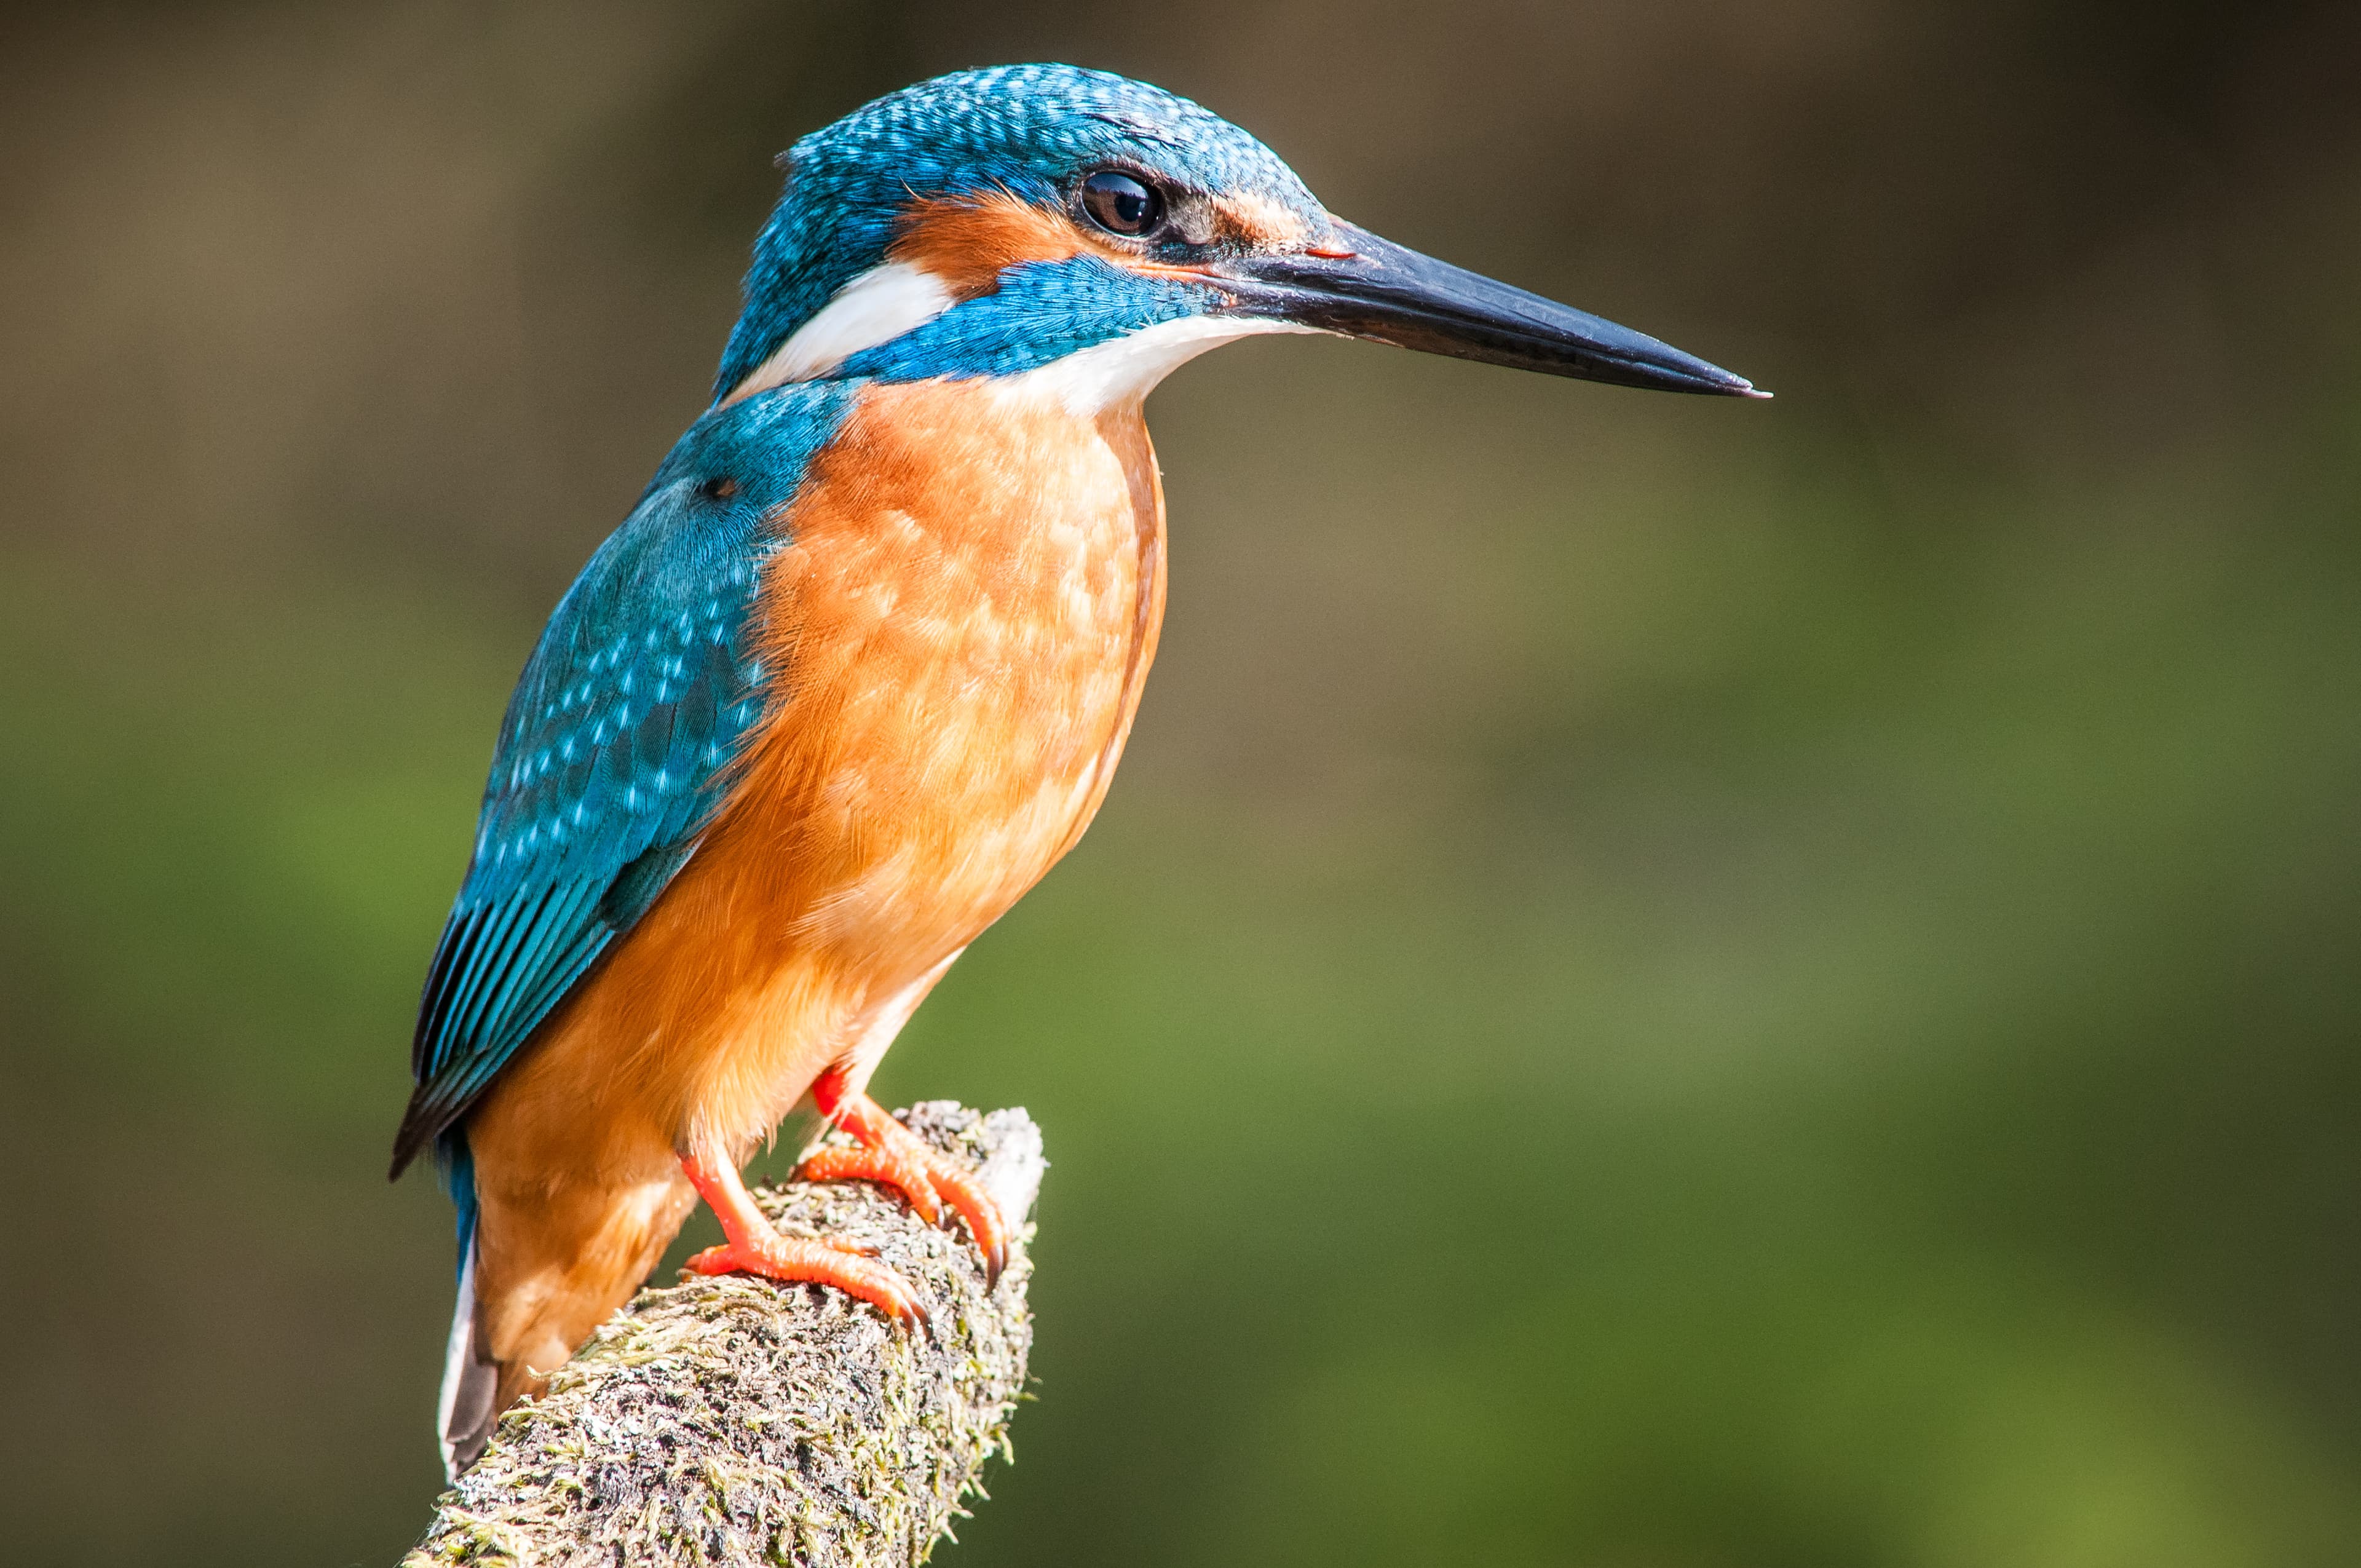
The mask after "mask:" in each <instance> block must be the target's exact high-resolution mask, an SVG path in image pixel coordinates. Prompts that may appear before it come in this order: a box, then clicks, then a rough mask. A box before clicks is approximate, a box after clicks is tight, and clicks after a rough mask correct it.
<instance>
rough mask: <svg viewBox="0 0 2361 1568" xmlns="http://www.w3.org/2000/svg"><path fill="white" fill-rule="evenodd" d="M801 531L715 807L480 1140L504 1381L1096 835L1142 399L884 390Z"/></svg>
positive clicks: (1144, 660) (650, 1255) (1114, 733)
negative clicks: (714, 1169) (753, 718)
mask: <svg viewBox="0 0 2361 1568" xmlns="http://www.w3.org/2000/svg"><path fill="white" fill-rule="evenodd" d="M785 522H786V525H787V527H788V530H789V532H791V534H792V543H790V544H789V545H788V546H787V547H785V548H784V549H782V550H781V551H780V552H779V553H778V554H775V555H774V557H773V558H772V560H771V563H770V565H769V566H768V568H767V576H766V579H765V581H764V584H763V599H762V605H763V615H764V628H763V639H764V644H765V645H764V663H765V667H766V668H767V669H768V670H770V671H771V672H773V674H772V676H771V679H772V682H773V687H772V690H771V693H770V703H769V706H768V709H767V717H766V718H765V721H764V723H763V727H762V728H761V729H759V730H758V731H757V732H756V733H755V734H754V735H753V736H752V737H751V739H750V741H749V743H748V745H747V747H746V749H745V751H744V752H743V753H742V756H741V762H740V764H739V769H738V775H737V778H736V780H735V782H734V784H733V785H732V788H731V792H730V797H729V800H728V803H727V804H726V806H724V807H723V809H722V811H721V813H720V815H719V817H718V818H717V820H716V821H715V822H714V824H713V825H712V827H711V828H709V829H708V832H707V834H706V836H705V839H704V841H703V843H702V844H701V846H700V847H699V849H698V850H697V854H696V855H695V856H694V857H693V858H692V859H691V860H690V861H689V862H688V864H687V866H686V867H685V868H684V869H683V870H682V872H681V873H680V875H679V876H678V877H677V878H675V881H674V882H673V883H672V885H671V886H670V887H669V888H667V889H666V890H665V892H664V895H663V896H662V897H661V898H659V899H658V900H657V901H656V904H655V905H654V907H653V908H652V909H651V910H650V911H649V912H648V914H647V916H645V917H644V918H643V919H642V921H641V922H640V924H639V926H638V927H635V928H634V929H633V930H632V932H631V935H630V936H629V937H627V938H625V939H624V940H623V941H622V942H621V943H620V944H619V945H618V946H617V948H615V949H614V950H613V951H612V952H611V953H610V954H609V956H608V958H607V959H606V961H605V962H603V963H602V964H601V965H600V967H599V968H598V970H596V971H595V972H594V974H593V975H592V976H591V978H590V979H589V980H588V981H586V982H585V983H584V984H583V985H582V986H581V987H580V988H579V990H577V992H576V993H575V994H574V995H572V996H571V997H569V998H568V999H567V1000H566V1003H564V1004H563V1005H562V1006H561V1007H560V1008H559V1010H558V1011H557V1012H556V1013H555V1014H553V1015H552V1017H551V1018H550V1020H549V1022H548V1023H547V1024H545V1025H544V1026H543V1028H542V1030H541V1032H540V1033H539V1035H538V1036H536V1038H535V1039H534V1041H533V1044H532V1045H531V1046H530V1047H528V1048H527V1049H526V1051H525V1052H524V1054H523V1055H522V1057H521V1058H519V1059H518V1060H517V1061H516V1062H515V1063H513V1064H512V1065H511V1067H510V1068H509V1069H507V1070H506V1071H504V1072H503V1073H502V1074H501V1075H500V1079H499V1080H496V1081H495V1082H494V1084H493V1086H492V1088H491V1090H490V1091H489V1093H488V1094H487V1095H486V1096H485V1098H484V1100H483V1101H482V1102H481V1103H480V1104H479V1105H478V1108H477V1109H476V1111H475V1112H474V1113H473V1114H472V1115H471V1116H470V1117H469V1120H468V1125H467V1136H468V1142H469V1145H470V1146H471V1147H472V1149H473V1151H474V1155H475V1162H476V1163H475V1169H476V1182H477V1193H478V1201H479V1204H480V1218H479V1228H478V1275H477V1285H478V1293H479V1301H480V1304H481V1308H482V1310H483V1312H484V1314H485V1316H484V1318H483V1325H484V1330H485V1332H486V1333H487V1334H488V1335H489V1343H490V1345H491V1347H492V1350H493V1353H494V1354H495V1355H496V1356H497V1357H498V1358H499V1359H500V1360H501V1361H502V1362H503V1363H504V1364H510V1363H513V1367H525V1366H532V1367H544V1368H545V1367H548V1366H554V1365H556V1364H557V1362H558V1361H560V1360H562V1359H563V1358H564V1357H565V1355H566V1354H567V1353H568V1352H569V1351H570V1350H571V1349H572V1347H573V1346H574V1345H575V1344H577V1343H579V1342H580V1340H581V1338H582V1336H583V1335H584V1334H587V1333H588V1332H589V1330H590V1328H591V1327H592V1326H593V1325H595V1324H596V1323H597V1322H598V1321H599V1320H600V1319H601V1318H603V1317H605V1316H606V1315H607V1313H609V1311H611V1310H613V1309H614V1308H615V1306H616V1305H617V1304H619V1303H620V1301H621V1300H622V1299H623V1298H624V1297H625V1296H626V1295H628V1294H629V1292H630V1290H631V1288H632V1287H633V1286H634V1285H635V1284H636V1283H637V1282H638V1281H639V1280H640V1279H641V1278H642V1277H644V1276H645V1275H646V1273H647V1271H648V1269H649V1268H650V1267H652V1266H653V1264H654V1262H655V1259H656V1256H657V1255H659V1254H660V1253H661V1251H662V1250H663V1247H664V1244H665V1243H666V1242H667V1241H668V1240H669V1239H670V1238H671V1236H672V1235H673V1234H674V1232H675V1230H676V1229H677V1228H678V1226H679V1224H680V1221H681V1218H682V1216H683V1215H684V1214H686V1212H687V1210H688V1207H689V1205H690V1204H691V1203H692V1202H693V1201H694V1198H693V1194H692V1193H691V1191H690V1190H689V1188H688V1186H687V1184H686V1182H685V1181H684V1180H683V1179H682V1178H681V1175H680V1171H679V1168H678V1165H677V1163H676V1160H675V1151H677V1150H681V1149H684V1148H687V1147H690V1146H697V1147H699V1148H702V1149H706V1150H708V1151H718V1152H720V1153H722V1154H724V1155H726V1156H727V1157H731V1158H733V1159H738V1160H741V1161H742V1159H743V1158H744V1157H745V1156H746V1155H747V1154H748V1153H750V1152H751V1151H752V1148H753V1146H755V1145H756V1144H757V1143H758V1142H760V1141H761V1140H762V1139H763V1138H765V1137H767V1136H768V1135H770V1134H771V1133H772V1131H773V1130H774V1128H775V1127H776V1125H777V1124H778V1121H779V1119H780V1118H781V1117H782V1116H783V1115H785V1113H786V1112H787V1111H788V1110H789V1109H790V1108H791V1107H792V1106H793V1105H794V1103H795V1102H796V1100H797V1099H799V1098H801V1097H802V1095H803V1094H804V1092H805V1091H806V1090H807V1089H808V1088H809V1086H810V1084H811V1081H812V1080H813V1079H814V1078H816V1077H817V1076H818V1074H819V1073H820V1072H821V1071H823V1070H824V1069H827V1068H828V1067H829V1066H830V1065H831V1064H832V1063H834V1062H836V1061H838V1060H840V1059H853V1058H854V1053H855V1052H856V1048H857V1049H858V1050H859V1051H861V1052H862V1053H864V1057H863V1058H862V1059H868V1058H866V1056H865V1053H871V1052H874V1051H876V1050H880V1049H882V1048H883V1045H884V1042H885V1041H887V1040H890V1038H891V1035H892V1031H893V1029H894V1028H895V1026H898V1024H899V1021H900V1018H901V1017H903V1016H906V1013H907V1010H908V1008H909V1007H910V1006H911V1005H913V1004H915V1003H916V1000H917V997H918V996H919V995H921V994H923V992H924V990H925V988H926V986H927V985H928V984H929V983H931V981H932V979H933V977H934V975H935V974H936V973H938V972H939V970H940V968H941V966H942V965H943V964H944V963H945V962H946V961H947V960H948V959H950V957H951V956H953V955H955V954H956V953H957V952H958V951H959V949H960V948H962V947H964V946H965V945H966V944H967V943H968V942H969V941H970V940H972V938H974V937H975V936H976V935H977V934H978V933H979V932H981V931H982V930H983V928H984V927H986V926H988V925H990V924H991V923H992V922H993V921H994V919H996V918H998V917H999V916H1001V915H1002V914H1003V913H1004V912H1005V910H1006V909H1007V908H1008V906H1009V905H1012V904H1014V903H1015V902H1016V899H1017V898H1018V897H1019V896H1020V895H1022V894H1024V892H1025V890H1026V889H1027V888H1028V887H1030V886H1031V885H1032V884H1033V883H1034V882H1035V881H1036V880H1037V879H1038V878H1039V877H1040V876H1041V874H1042V873H1043V872H1046V871H1048V870H1049V867H1050V866H1051V865H1052V864H1053V863H1054V862H1055V861H1057V859H1058V858H1059V857H1060V855H1062V854H1064V853H1065V851H1066V850H1068V849H1069V848H1071V846H1072V844H1073V842H1074V840H1075V839H1077V838H1079V837H1080V836H1081V834H1082V829H1083V828H1084V827H1086V826H1087V825H1088V824H1089V821H1090V818H1091V816H1092V814H1093V812H1095V811H1096V810H1097V808H1098V804H1099V801H1100V799H1101V797H1102V796H1103V795H1104V794H1105V791H1106V787H1107V783H1108V780H1109V778H1110V777H1111V776H1112V774H1113V773H1114V771H1115V761H1116V758H1117V757H1118V755H1119V754H1120V753H1121V751H1122V750H1123V743H1124V740H1125V738H1126V736H1127V735H1128V734H1129V732H1130V728H1131V718H1132V714H1133V711H1134V709H1135V708H1136V707H1137V703H1138V700H1139V688H1140V683H1141V681H1142V680H1143V679H1144V678H1145V676H1146V674H1147V672H1148V662H1149V660H1150V658H1151V657H1152V656H1153V655H1154V652H1155V647H1156V632H1157V626H1158V623H1159V620H1160V619H1161V616H1162V613H1163V604H1164V535H1163V527H1164V521H1163V499H1162V496H1161V493H1160V491H1159V487H1158V483H1157V477H1156V463H1155V457H1154V455H1153V453H1152V452H1151V451H1150V449H1149V446H1148V432H1147V429H1146V426H1145V425H1144V424H1143V422H1142V421H1141V419H1140V413H1139V409H1138V407H1137V404H1133V405H1131V406H1130V407H1128V408H1124V409H1117V410H1114V411H1108V412H1105V413H1103V414H1100V415H1097V416H1095V417H1082V416H1077V415H1075V414H1073V413H1071V412H1070V411H1068V410H1067V409H1066V408H1065V407H1064V406H1063V405H1062V404H1060V403H1058V402H1056V401H1054V400H1046V399H1045V400H1021V401H1020V400H1016V398H1015V397H1014V396H1012V395H1011V394H1008V393H1005V392H999V391H994V389H991V388H990V387H988V386H986V385H983V384H978V383H968V384H950V385H941V384H938V385H932V386H928V385H917V386H902V387H893V388H880V389H873V390H872V391H870V392H869V393H867V394H866V395H865V396H864V398H863V400H862V402H861V404H860V405H859V406H858V407H857V409H856V411H854V413H853V414H852V416H851V419H850V421H849V422H848V423H847V425H846V427H845V429H844V431H843V432H842V433H841V435H840V438H839V439H838V441H837V442H836V443H835V444H833V445H832V446H831V447H830V448H829V450H828V451H827V452H826V453H825V454H823V455H821V456H820V457H819V458H818V461H817V462H816V464H815V466H814V468H813V471H812V473H811V475H810V477H808V479H807V482H806V485H805V487H804V488H803V489H802V490H801V491H800V492H799V498H798V499H797V501H796V505H795V507H794V509H793V511H792V513H791V515H790V516H789V517H788V518H787V519H786V520H785ZM513 1367H512V1368H511V1370H513ZM515 1375H516V1376H524V1374H523V1373H522V1372H519V1373H516V1374H515ZM518 1386H519V1387H522V1386H523V1385H522V1384H519V1385H518ZM503 1388H504V1391H512V1390H509V1389H508V1386H507V1385H506V1384H504V1385H503Z"/></svg>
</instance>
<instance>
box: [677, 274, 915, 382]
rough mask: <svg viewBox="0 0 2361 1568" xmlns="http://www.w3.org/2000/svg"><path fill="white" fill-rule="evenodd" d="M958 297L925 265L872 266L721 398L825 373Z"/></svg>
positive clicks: (905, 330) (886, 340) (907, 330)
mask: <svg viewBox="0 0 2361 1568" xmlns="http://www.w3.org/2000/svg"><path fill="white" fill-rule="evenodd" d="M954 303H955V301H953V300H952V298H951V292H950V290H949V289H946V288H944V287H943V281H942V280H941V279H939V278H938V277H936V276H935V275H934V274H933V273H931V272H929V271H928V270H927V269H925V268H923V267H919V266H917V265H915V264H914V263H911V262H907V261H888V262H886V263H885V264H884V266H882V267H873V268H871V269H869V270H868V271H866V272H863V273H862V275H861V276H860V277H858V278H855V279H854V280H852V281H851V282H850V283H847V284H846V285H845V286H844V287H843V288H841V289H839V290H838V291H836V297H835V298H834V299H832V300H830V301H829V302H828V303H827V304H825V305H823V306H821V307H820V309H819V313H818V314H817V315H815V316H813V317H812V319H811V320H809V321H807V322H806V323H804V324H803V325H801V326H799V327H797V328H796V330H795V331H794V332H793V333H792V334H789V335H788V337H787V341H786V342H785V343H783V344H781V345H779V346H778V347H777V348H775V349H774V350H773V351H772V353H771V356H770V357H769V358H768V359H765V360H763V363H762V364H760V365H758V366H756V367H754V368H753V369H752V371H750V372H749V373H748V374H747V377H746V378H745V379H744V380H742V381H741V382H739V383H738V384H737V385H736V386H735V387H732V388H731V389H730V395H729V396H728V397H726V398H724V399H722V402H723V403H724V404H729V403H734V402H736V401H738V400H740V399H741V398H751V397H752V396H753V395H754V394H755V393H757V392H767V391H769V390H770V389H772V388H774V387H784V386H785V385H786V384H787V383H788V382H790V381H808V380H810V379H812V378H814V377H816V376H825V375H827V374H828V373H829V371H831V370H833V369H835V368H836V367H838V366H840V365H841V364H843V363H844V362H845V361H846V360H848V359H850V358H851V357H852V356H854V355H856V354H858V353H860V352H861V351H862V349H864V348H874V347H876V346H877V345H879V344H881V343H891V342H893V341H894V340H895V338H897V337H899V336H901V335H902V334H904V333H906V332H909V331H911V330H913V329H914V328H917V327H919V326H923V325H925V324H926V323H928V322H930V321H932V320H934V319H935V318H936V317H937V316H939V315H941V314H942V313H944V312H945V311H947V310H950V308H951V306H952V305H953V304H954Z"/></svg>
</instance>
